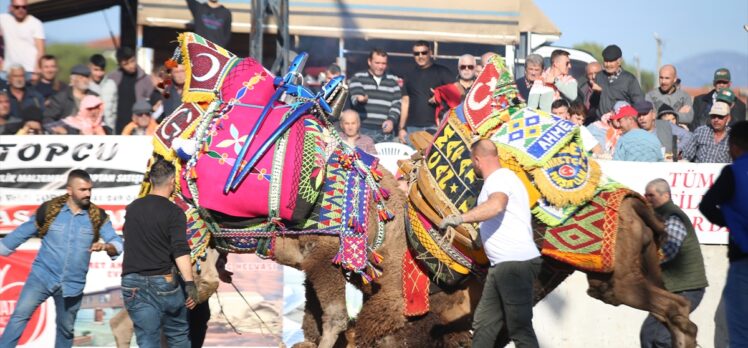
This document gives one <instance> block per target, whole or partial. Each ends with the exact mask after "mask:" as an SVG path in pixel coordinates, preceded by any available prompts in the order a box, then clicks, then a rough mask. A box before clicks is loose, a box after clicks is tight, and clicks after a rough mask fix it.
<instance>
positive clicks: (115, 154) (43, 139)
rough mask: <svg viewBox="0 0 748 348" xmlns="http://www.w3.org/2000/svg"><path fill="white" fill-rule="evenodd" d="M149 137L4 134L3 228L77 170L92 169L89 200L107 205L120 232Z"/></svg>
mask: <svg viewBox="0 0 748 348" xmlns="http://www.w3.org/2000/svg"><path fill="white" fill-rule="evenodd" d="M151 139H152V138H151V137H148V136H110V135H108V136H70V135H61V136H55V135H35V136H34V135H29V136H3V137H2V138H0V233H8V232H10V231H12V230H13V229H14V228H16V227H18V225H20V224H21V223H23V222H25V221H26V220H28V218H29V216H31V215H33V214H34V212H35V211H36V208H37V207H38V206H39V204H41V203H43V202H44V201H46V200H48V199H50V198H52V197H55V196H58V195H61V194H64V193H65V180H66V178H67V175H68V173H69V172H70V171H71V170H73V169H85V170H86V171H88V172H89V173H90V174H91V178H92V179H93V182H94V189H93V193H92V197H91V201H92V202H94V203H96V204H97V205H99V206H101V207H102V208H104V209H106V210H107V211H108V212H109V216H110V218H111V220H112V224H114V227H115V229H116V230H117V231H121V228H122V223H123V222H124V221H123V219H124V214H125V206H127V204H129V203H130V202H131V201H133V200H134V199H135V198H137V195H138V192H139V190H140V183H141V181H142V180H143V173H144V172H145V168H146V164H147V162H148V158H149V157H150V155H151V152H152V146H151Z"/></svg>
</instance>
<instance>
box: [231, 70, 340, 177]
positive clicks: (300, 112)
mask: <svg viewBox="0 0 748 348" xmlns="http://www.w3.org/2000/svg"><path fill="white" fill-rule="evenodd" d="M343 79H345V77H344V76H343V75H340V76H337V77H335V78H333V79H332V80H330V81H329V82H327V84H325V85H324V86H323V87H322V90H321V91H320V92H319V93H317V95H316V96H314V98H313V99H311V100H308V101H306V102H304V104H302V105H301V106H300V107H298V108H296V109H295V110H294V112H293V113H292V114H291V116H289V117H288V118H287V119H285V120H284V121H283V123H281V124H280V126H278V128H277V129H276V130H275V131H273V133H272V134H271V135H270V137H268V138H267V139H266V140H265V142H264V143H263V144H262V145H261V146H260V148H259V149H258V150H257V152H255V154H254V155H252V158H250V160H249V161H248V162H247V164H246V165H245V166H244V167H242V170H241V172H240V173H239V175H237V177H236V179H235V180H234V182H233V183H232V185H231V187H230V190H236V188H237V187H239V184H240V183H241V182H242V180H244V178H245V177H246V176H247V174H249V171H250V170H252V168H253V167H254V166H255V164H257V162H259V161H260V158H262V156H263V155H264V154H265V152H267V150H268V149H269V148H270V146H271V145H273V144H274V143H275V141H276V140H278V138H280V136H281V135H283V133H285V132H286V130H288V128H290V127H291V125H292V124H294V122H296V121H297V120H298V119H299V118H301V116H304V115H305V114H306V112H307V110H309V109H310V108H312V107H313V106H315V105H316V106H319V107H320V108H322V111H323V112H325V113H327V114H332V107H331V106H330V104H328V103H327V99H328V98H329V97H331V96H332V94H333V93H334V92H335V90H337V88H338V86H340V85H341V84H342V83H343ZM293 87H294V88H298V89H301V90H303V91H304V93H302V94H305V93H308V90H307V89H306V88H304V87H303V86H298V85H294V86H293ZM288 94H289V95H294V96H297V97H299V95H295V94H294V93H288ZM300 97H302V98H305V97H304V96H303V95H301V96H300Z"/></svg>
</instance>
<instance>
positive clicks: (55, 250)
mask: <svg viewBox="0 0 748 348" xmlns="http://www.w3.org/2000/svg"><path fill="white" fill-rule="evenodd" d="M92 186H93V185H92V182H91V177H90V176H89V175H88V173H86V172H85V171H83V170H79V169H76V170H73V171H72V172H70V174H69V175H68V180H67V195H66V196H62V197H58V198H56V199H53V200H52V201H50V202H52V203H51V204H48V203H45V207H46V209H45V212H40V211H37V214H40V215H44V216H45V217H47V218H48V219H49V220H50V221H45V222H44V223H43V224H42V226H37V222H38V221H37V219H36V217H35V216H32V217H31V219H29V221H26V222H25V223H23V224H22V225H21V226H18V228H17V229H15V230H14V231H13V232H11V233H10V234H8V235H7V236H6V237H5V238H3V239H2V240H0V255H2V256H8V255H10V254H11V253H12V252H13V251H14V250H15V249H16V248H18V246H20V245H21V244H23V242H25V241H26V240H28V239H29V238H31V237H34V236H39V237H41V238H42V245H41V247H40V248H39V253H38V254H37V256H36V259H35V260H34V264H33V265H32V267H31V273H30V274H29V277H28V279H26V284H25V285H24V286H23V290H22V291H21V296H20V297H19V299H18V302H17V305H16V309H15V310H14V311H13V314H12V315H11V317H10V321H9V322H8V325H6V326H5V332H4V333H3V336H2V338H0V347H14V346H16V345H17V344H18V340H19V339H20V338H21V335H22V334H23V331H24V329H25V328H26V324H27V323H28V321H29V318H31V315H32V314H33V313H34V311H35V310H36V308H37V307H38V306H39V305H40V304H42V303H43V302H44V301H46V300H47V299H48V298H49V297H53V298H54V301H55V309H56V311H57V336H56V338H55V347H71V346H72V345H73V326H74V325H75V316H76V314H77V313H78V309H79V308H80V305H81V299H83V287H84V286H85V285H86V273H88V264H89V261H90V259H91V252H94V251H106V252H107V254H109V256H111V257H112V259H113V260H114V259H116V258H117V257H118V256H119V254H121V253H122V247H123V245H122V239H121V238H120V237H119V236H118V235H117V234H116V233H115V232H114V229H113V228H112V223H111V222H110V221H109V219H107V216H106V213H105V212H103V211H102V210H100V209H99V208H98V207H96V206H95V205H92V204H91V188H92ZM55 202H57V204H55ZM89 208H90V209H89ZM50 209H52V210H53V212H52V213H50ZM93 210H96V211H95V212H93ZM89 211H92V212H91V214H89ZM55 213H56V214H55ZM101 214H103V216H102V215H101ZM54 215H56V217H55V216H54ZM92 216H95V217H96V218H92ZM96 227H99V231H96ZM99 232H100V233H101V237H102V238H103V239H104V241H105V243H101V242H99V241H98V238H97V240H94V236H98V235H99Z"/></svg>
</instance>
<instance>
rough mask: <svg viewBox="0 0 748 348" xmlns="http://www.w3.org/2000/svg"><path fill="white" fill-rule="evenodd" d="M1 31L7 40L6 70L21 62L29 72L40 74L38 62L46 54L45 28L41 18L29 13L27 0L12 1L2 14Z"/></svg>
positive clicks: (0, 16) (0, 19) (0, 17)
mask: <svg viewBox="0 0 748 348" xmlns="http://www.w3.org/2000/svg"><path fill="white" fill-rule="evenodd" d="M0 31H2V34H3V39H4V40H5V57H4V60H5V62H4V66H5V71H8V69H9V68H10V67H11V66H13V65H16V64H21V65H22V66H23V68H24V69H25V70H26V71H27V72H29V73H30V72H34V73H36V74H38V73H39V66H38V64H37V62H39V59H41V57H42V56H43V55H44V28H43V27H42V22H41V21H40V20H39V19H37V18H36V17H34V16H32V15H29V13H28V1H27V0H11V1H10V5H9V6H8V13H3V14H0ZM29 75H30V74H29ZM30 77H31V76H27V77H26V78H27V79H30Z"/></svg>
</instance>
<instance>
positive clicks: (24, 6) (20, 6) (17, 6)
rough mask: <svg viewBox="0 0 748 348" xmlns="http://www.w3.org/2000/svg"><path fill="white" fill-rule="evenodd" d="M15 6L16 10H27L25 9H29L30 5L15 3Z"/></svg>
mask: <svg viewBox="0 0 748 348" xmlns="http://www.w3.org/2000/svg"><path fill="white" fill-rule="evenodd" d="M13 8H14V9H16V10H25V9H28V8H29V7H28V6H26V5H13Z"/></svg>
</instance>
